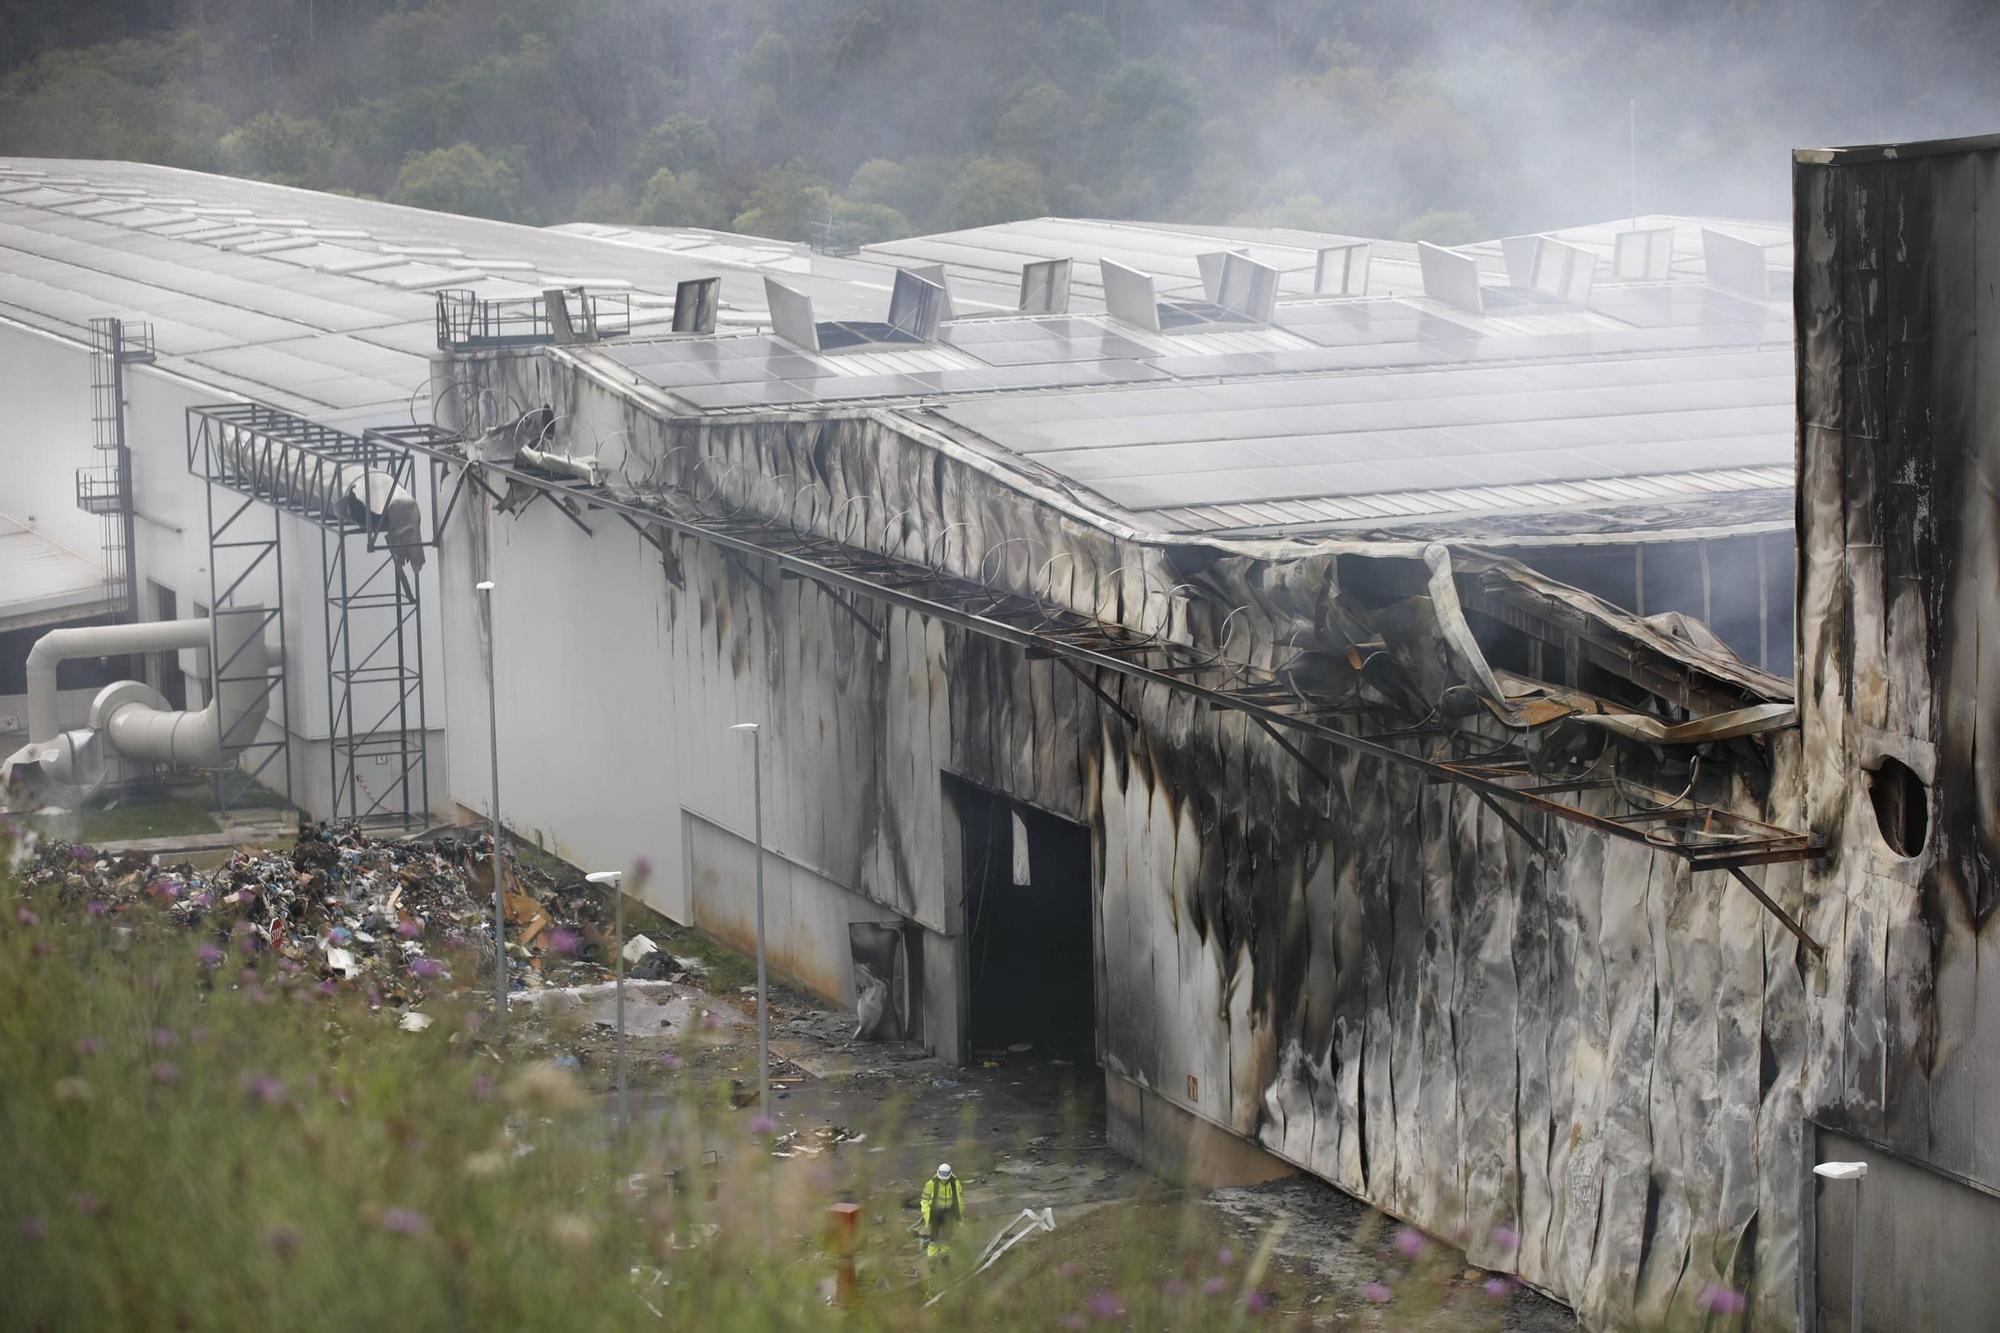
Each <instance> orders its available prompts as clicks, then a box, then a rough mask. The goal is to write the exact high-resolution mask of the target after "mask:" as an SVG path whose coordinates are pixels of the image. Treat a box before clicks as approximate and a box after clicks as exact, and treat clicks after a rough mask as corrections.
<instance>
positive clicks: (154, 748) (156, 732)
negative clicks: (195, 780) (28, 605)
mask: <svg viewBox="0 0 2000 1333" xmlns="http://www.w3.org/2000/svg"><path fill="white" fill-rule="evenodd" d="M252 610H253V608H240V609H238V610H235V611H232V612H231V613H230V614H229V615H226V616H224V617H222V618H221V619H220V620H219V621H217V622H216V625H215V635H216V640H217V642H216V644H215V651H214V652H213V653H212V654H211V657H212V658H214V660H213V661H211V662H210V663H209V672H210V683H211V685H212V687H213V688H212V689H211V691H210V697H209V704H208V707H206V708H203V709H200V710H198V711H195V710H181V709H173V708H169V707H168V706H167V701H166V700H165V699H163V698H161V697H160V695H159V693H158V691H156V690H154V689H152V688H151V687H150V686H148V685H146V684H145V683H143V682H141V681H136V680H121V681H115V682H113V683H112V684H110V685H106V686H105V687H104V688H103V689H102V690H99V691H98V692H97V697H96V698H95V699H93V700H91V704H90V725H89V726H88V727H80V728H78V729H76V730H74V731H63V730H62V729H61V724H60V723H59V722H58V720H57V717H56V667H57V665H58V664H60V663H62V662H66V661H68V660H70V659H72V658H78V657H118V656H122V655H124V654H127V653H161V652H179V651H181V650H183V649H187V648H207V647H209V622H208V621H206V620H165V621H156V622H153V623H151V624H143V625H99V626H91V627H88V628H82V629H58V630H51V631H50V632H49V633H47V634H44V635H43V636H42V637H41V638H39V639H37V640H36V641H35V646H34V647H33V648H31V649H29V650H28V743H27V744H26V745H24V746H22V747H21V748H20V749H19V750H18V751H16V752H15V753H14V755H13V756H12V757H11V758H9V759H8V760H7V762H6V763H5V764H4V765H0V784H3V783H4V782H5V781H6V780H7V779H9V778H11V777H12V776H14V775H15V774H16V773H19V772H29V773H33V774H35V775H37V776H38V777H39V778H40V779H41V781H42V782H43V783H44V784H45V785H48V786H50V787H52V788H56V789H75V795H76V796H77V797H78V798H80V797H81V796H85V795H88V794H89V793H90V792H91V791H92V790H93V789H95V788H96V787H97V786H98V784H100V783H101V782H103V780H104V768H105V763H104V761H105V754H104V749H103V747H104V746H105V745H106V744H108V745H109V746H110V748H111V749H112V750H113V751H114V752H116V753H117V754H119V755H121V756H123V757H124V758H127V759H132V760H136V761H139V762H141V763H156V764H177V765H181V766H184V767H210V766H213V765H214V764H215V763H216V762H217V760H218V759H221V760H222V761H223V762H225V763H226V762H228V760H229V759H231V758H233V757H234V756H235V755H236V754H237V753H238V752H239V751H241V750H242V749H243V747H244V746H246V745H249V744H250V743H252V742H254V741H255V740H256V739H257V733H258V731H259V730H260V729H261V727H262V725H263V722H264V718H265V715H266V713H267V712H268V708H269V703H268V701H269V698H270V694H269V690H268V686H267V683H266V681H265V674H266V672H267V671H268V670H269V667H270V652H269V650H268V649H267V648H266V646H265V644H264V636H263V621H264V618H263V617H262V616H259V615H255V614H251V611H252ZM225 664H226V666H227V674H228V676H229V679H227V680H222V679H219V677H220V676H221V675H222V674H223V668H224V666H225Z"/></svg>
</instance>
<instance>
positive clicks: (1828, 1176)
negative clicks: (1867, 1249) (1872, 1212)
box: [1813, 1162, 1868, 1333]
mask: <svg viewBox="0 0 2000 1333" xmlns="http://www.w3.org/2000/svg"><path fill="white" fill-rule="evenodd" d="M1813 1174H1814V1175H1816V1176H1818V1177H1819V1178H1820V1179H1822V1180H1851V1181H1853V1182H1854V1221H1853V1223H1852V1225H1853V1227H1854V1234H1853V1235H1852V1236H1850V1237H1849V1238H1848V1250H1847V1253H1848V1259H1847V1326H1848V1328H1850V1329H1853V1330H1854V1333H1860V1330H1861V1182H1862V1181H1864V1180H1866V1179H1868V1163H1866V1162H1821V1163H1820V1164H1819V1165H1818V1166H1815V1167H1814V1168H1813Z"/></svg>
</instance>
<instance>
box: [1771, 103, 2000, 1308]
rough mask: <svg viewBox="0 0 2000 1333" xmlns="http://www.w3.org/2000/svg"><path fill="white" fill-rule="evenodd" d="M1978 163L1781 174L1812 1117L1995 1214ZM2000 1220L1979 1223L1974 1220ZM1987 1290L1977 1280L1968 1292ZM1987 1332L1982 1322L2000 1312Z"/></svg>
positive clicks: (1982, 237) (1984, 364)
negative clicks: (1812, 997)
mask: <svg viewBox="0 0 2000 1333" xmlns="http://www.w3.org/2000/svg"><path fill="white" fill-rule="evenodd" d="M1996 166H2000V145H1996V144H1994V143H1992V142H1987V143H1983V144H1958V145H1939V146H1933V147H1923V146H1919V147H1917V148H1914V149H1904V150H1895V149H1891V150H1857V151H1853V152H1847V151H1831V152H1822V153H1801V154H1800V155H1799V157H1798V161H1797V163H1796V165H1795V168H1794V184H1795V198H1796V229H1797V246H1798V266H1797V278H1796V282H1797V294H1796V302H1795V304H1796V309H1797V318H1798V346H1799V412H1800V427H1799V499H1798V528H1799V536H1800V578H1799V686H1800V688H1799V696H1800V712H1801V724H1802V728H1803V731H1802V735H1803V742H1804V746H1805V756H1806V791H1805V795H1806V807H1807V811H1808V814H1809V817H1810V820H1811V824H1812V827H1813V828H1814V829H1815V830H1816V831H1818V832H1820V833H1822V834H1823V835H1824V836H1825V838H1826V840H1827V844H1828V848H1829V856H1828V858H1827V860H1826V862H1825V864H1824V865H1823V867H1821V868H1820V869H1819V870H1818V871H1816V872H1815V874H1814V875H1813V877H1812V881H1811V883H1810V885H1809V889H1810V891H1811V893H1812V895H1813V897H1814V898H1815V899H1816V900H1817V901H1818V902H1819V903H1820V904H1821V914H1822V928H1823V930H1824V931H1825V934H1826V937H1827V938H1828V940H1829V946H1830V949H1831V952H1832V954H1833V958H1832V976H1831V978H1830V984H1831V986H1832V988H1833V990H1834V992H1835V993H1836V994H1837V995H1838V996H1839V998H1840V1000H1841V1003H1840V1005H1839V1006H1838V1008H1837V1009H1834V1010H1832V1011H1830V1012H1829V1014H1828V1017H1827V1020H1826V1022H1825V1024H1824V1025H1823V1027H1821V1028H1820V1029H1819V1030H1817V1031H1816V1032H1815V1033H1814V1043H1815V1048H1816V1049H1815V1060H1814V1062H1813V1066H1814V1068H1815V1069H1816V1070H1818V1071H1819V1072H1820V1074H1821V1077H1820V1078H1819V1079H1818V1080H1817V1081H1816V1082H1815V1084H1814V1087H1813V1089H1812V1099H1811V1109H1812V1111H1813V1112H1814V1113H1815V1115H1816V1116H1818V1117H1819V1118H1820V1119H1821V1121H1822V1123H1825V1124H1827V1125H1829V1126H1831V1127H1833V1128H1835V1129H1838V1130H1840V1131H1842V1132H1843V1133H1845V1134H1847V1135H1850V1136H1852V1137H1853V1138H1854V1139H1856V1140H1860V1141H1863V1142H1866V1143H1870V1144H1873V1145H1876V1146H1878V1147H1881V1148H1885V1149H1888V1150H1892V1151H1895V1152H1898V1153H1902V1154H1906V1155H1907V1156H1909V1157H1911V1158H1913V1159H1915V1160H1916V1161H1918V1162H1921V1163H1923V1164H1925V1165H1927V1166H1929V1167H1931V1168H1933V1169H1935V1170H1939V1171H1943V1172H1947V1173H1951V1174H1953V1175H1955V1176H1957V1177H1959V1178H1960V1179H1962V1180H1964V1181H1967V1182H1970V1183H1972V1184H1974V1185H1975V1186H1977V1187H1980V1188H1983V1189H1984V1190H1986V1191H1988V1192H1989V1194H1991V1193H1992V1192H1995V1191H2000V1134H1996V1133H1995V1132H1994V1130H1993V1127H1992V1117H1993V1112H1994V1108H1995V1107H1996V1106H2000V925H1996V923H1995V921H1994V912H1993V908H1994V903H1995V900H1996V889H2000V679H1996V676H1995V674H1994V666H1993V663H1994V662H1995V661H2000V656H1996V652H1995V650H1996V648H2000V580H1996V574H2000V391H1997V390H1996V389H1995V387H1994V386H1995V385H1996V384H2000V296H1996V294H1995V289H1994V285H1993V276H1992V275H1993V274H1994V273H1996V272H2000V185H1996V175H1995V172H1996ZM1992 1202H1993V1206H1995V1207H2000V1201H1992ZM1985 1280H1986V1281H1987V1283H1988V1285H1989V1286H1990V1278H1987V1279H1985ZM1987 1313H1988V1314H1989V1315H1991V1316H1992V1317H1993V1318H1996V1319H2000V1308H1995V1307H1993V1306H1989V1307H1988V1309H1987Z"/></svg>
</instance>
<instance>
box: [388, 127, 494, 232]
mask: <svg viewBox="0 0 2000 1333" xmlns="http://www.w3.org/2000/svg"><path fill="white" fill-rule="evenodd" d="M389 198H390V199H391V200H393V201H394V202H396V203H399V204H409V205H411V206H413V207H416V208H432V209H436V210H438V211H439V212H443V213H470V214H473V215H474V216H476V217H487V218H498V219H500V220H501V221H503V222H514V221H520V220H523V217H524V210H523V209H522V201H521V177H520V173H519V172H517V171H515V170H514V168H513V167H511V166H509V165H508V164H507V163H505V162H502V161H500V160H499V159H497V158H491V157H488V156H487V155H486V154H484V153H482V152H480V151H479V150H478V149H477V148H474V147H473V146H472V145H471V144H469V143H461V144H454V145H452V146H451V147H450V148H434V149H432V150H431V151H430V152H428V153H416V154H412V155H411V157H410V158H409V160H408V161H406V162H404V163H403V169H402V170H401V171H399V172H397V173H396V188H395V189H393V190H391V191H390V192H389Z"/></svg>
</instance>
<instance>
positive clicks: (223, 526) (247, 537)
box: [205, 479, 292, 814]
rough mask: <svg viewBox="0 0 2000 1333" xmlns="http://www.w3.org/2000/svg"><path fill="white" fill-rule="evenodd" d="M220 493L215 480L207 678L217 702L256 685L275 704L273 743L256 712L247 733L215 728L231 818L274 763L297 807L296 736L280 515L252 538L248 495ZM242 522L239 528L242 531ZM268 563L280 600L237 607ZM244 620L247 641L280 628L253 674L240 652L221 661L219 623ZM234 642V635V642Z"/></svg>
mask: <svg viewBox="0 0 2000 1333" xmlns="http://www.w3.org/2000/svg"><path fill="white" fill-rule="evenodd" d="M217 490H218V487H217V485H216V483H215V482H214V481H213V480H212V479H211V480H209V481H208V485H207V487H206V496H205V499H206V507H205V513H206V514H207V517H208V660H209V662H210V664H211V666H210V669H209V675H210V678H211V682H212V686H211V688H213V689H214V690H215V692H216V694H217V695H220V694H221V692H222V687H223V686H224V685H232V684H238V683H256V684H258V685H259V686H260V692H259V699H260V701H265V702H268V701H270V700H271V699H273V698H274V697H275V699H276V701H277V705H278V718H279V725H278V734H277V736H276V738H275V739H272V740H265V739H263V725H262V724H263V718H264V711H265V710H263V709H257V708H253V709H251V710H250V711H249V712H248V713H247V714H246V715H245V717H244V719H243V721H242V722H240V723H239V724H238V725H239V726H240V727H242V728H243V731H242V733H240V734H232V735H224V734H223V732H222V728H221V727H220V726H218V727H217V728H216V738H215V772H214V775H213V777H212V778H211V782H212V783H213V790H214V793H215V808H216V811H217V812H218V813H223V814H226V813H227V812H229V811H230V810H233V809H235V808H236V806H237V805H238V803H239V802H240V801H241V800H242V798H243V797H244V795H245V794H247V793H248V792H249V791H250V790H251V789H252V788H254V787H256V786H257V785H259V783H260V782H261V780H262V779H263V778H264V776H265V774H267V773H268V772H270V770H271V766H272V764H274V763H276V764H277V765H278V767H279V771H280V773H281V775H282V777H283V780H284V784H285V785H284V791H285V804H287V805H290V804H292V732H291V728H290V727H289V726H286V725H285V721H284V720H285V718H286V716H287V713H288V704H287V692H286V685H285V654H284V642H285V604H284V594H283V589H284V586H285V557H284V551H283V549H282V544H281V542H280V540H279V520H278V516H277V514H276V513H273V514H272V515H271V529H270V535H269V536H268V537H266V536H259V535H257V534H256V533H255V531H254V529H255V527H256V524H255V521H254V520H251V521H248V522H245V521H244V520H245V516H246V515H247V514H249V512H250V511H251V510H252V509H253V508H256V507H257V501H256V499H255V498H254V497H251V496H237V495H232V494H230V493H229V492H228V491H227V490H224V491H223V494H222V504H221V506H218V505H217V504H216V499H217ZM239 523H241V524H242V526H241V527H238V524H239ZM266 561H269V562H270V567H271V578H272V582H273V583H274V584H275V585H276V586H277V587H278V589H279V590H280V591H279V596H278V598H277V599H276V601H275V603H274V604H273V605H270V606H263V605H254V606H243V607H239V606H237V605H236V604H235V603H236V595H237V593H238V592H240V591H242V588H243V585H244V583H245V582H246V581H247V580H248V579H249V578H250V576H251V575H252V574H254V573H255V572H257V570H259V569H261V568H263V567H264V564H265V562H266ZM235 617H242V618H246V619H248V620H250V621H251V624H250V626H249V631H248V633H247V634H246V635H245V636H244V638H243V642H246V643H247V642H249V638H250V635H267V636H268V632H269V631H270V630H271V629H272V628H273V627H275V628H276V630H277V641H278V645H279V650H278V653H277V656H276V657H275V658H273V659H271V660H270V662H269V664H268V665H267V666H266V668H265V669H264V670H263V671H262V672H254V673H253V672H248V671H246V670H244V669H243V668H241V667H239V666H238V665H237V660H236V659H237V654H238V653H240V652H241V651H242V650H241V649H240V648H239V649H238V650H237V653H232V654H231V655H230V656H229V657H228V658H227V659H225V658H223V656H222V622H223V620H224V619H225V618H235ZM230 637H231V638H235V636H234V635H231V636H230ZM231 749H234V750H236V752H237V759H236V763H234V764H231V763H230V762H229V751H230V750H231Z"/></svg>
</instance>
